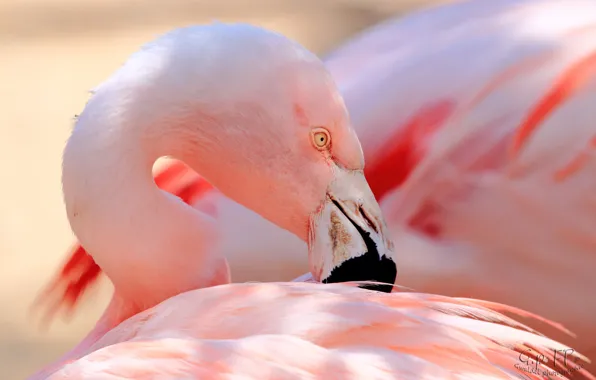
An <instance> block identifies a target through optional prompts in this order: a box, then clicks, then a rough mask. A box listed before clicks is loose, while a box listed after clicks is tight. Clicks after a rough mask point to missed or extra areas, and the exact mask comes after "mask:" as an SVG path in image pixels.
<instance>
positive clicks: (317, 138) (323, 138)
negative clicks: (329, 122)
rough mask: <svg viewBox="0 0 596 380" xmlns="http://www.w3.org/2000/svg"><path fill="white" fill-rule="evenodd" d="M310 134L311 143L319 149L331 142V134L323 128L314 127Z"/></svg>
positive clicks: (325, 147) (324, 147) (326, 146)
mask: <svg viewBox="0 0 596 380" xmlns="http://www.w3.org/2000/svg"><path fill="white" fill-rule="evenodd" d="M311 136H312V141H313V144H314V145H315V147H316V148H317V149H319V150H323V149H327V148H328V147H329V144H331V136H330V135H329V132H328V131H327V130H326V129H325V128H314V129H313V130H312V132H311Z"/></svg>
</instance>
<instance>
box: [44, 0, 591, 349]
mask: <svg viewBox="0 0 596 380" xmlns="http://www.w3.org/2000/svg"><path fill="white" fill-rule="evenodd" d="M595 33H596V4H595V3H594V2H593V1H591V0H501V1H482V0H475V1H462V2H458V3H454V4H450V5H445V6H440V7H435V8H431V9H428V10H425V11H422V12H418V13H415V14H413V15H411V16H409V17H406V18H403V19H400V20H397V21H389V22H387V23H384V24H381V25H379V26H377V27H374V28H372V29H370V30H368V31H366V32H364V33H363V34H362V35H361V36H359V37H357V38H355V39H354V40H352V41H350V42H349V43H347V44H346V45H344V46H343V47H341V48H339V49H338V50H337V51H336V52H335V53H333V54H331V55H330V56H329V58H328V59H327V60H326V65H327V67H328V69H329V70H330V71H331V73H332V75H333V76H334V78H335V79H336V81H337V82H338V86H339V88H340V91H341V93H342V95H343V97H344V98H345V100H346V105H347V107H348V109H349V110H350V115H351V120H352V124H353V126H354V128H355V130H356V131H357V133H358V136H359V138H360V140H361V142H362V147H363V151H364V156H365V159H366V162H367V165H366V170H365V173H366V177H367V179H368V181H369V183H370V186H371V188H372V190H373V193H374V194H375V196H376V197H377V199H379V200H380V202H381V207H382V210H383V212H384V213H385V215H387V218H388V226H389V229H390V230H391V231H392V234H393V239H394V240H395V242H396V244H397V245H398V246H399V247H400V253H401V256H400V268H401V269H400V277H399V282H400V284H402V285H404V286H407V287H410V288H412V289H415V290H419V291H423V292H427V293H433V294H434V293H436V294H444V295H449V296H465V297H473V298H479V299H489V300H491V301H496V302H500V303H506V304H509V305H513V306H516V307H520V308H523V309H525V310H529V311H531V312H534V313H538V314H540V315H543V316H545V317H547V318H549V319H552V320H555V321H557V322H560V323H562V324H563V325H565V326H567V327H568V328H569V329H571V330H573V331H574V332H575V333H576V334H577V335H578V338H577V339H573V338H569V337H567V336H564V335H558V333H557V332H556V331H550V330H549V329H548V327H542V326H541V327H540V328H541V329H545V330H544V331H545V332H548V333H549V335H550V334H554V335H553V336H555V337H556V338H557V339H558V340H562V341H563V342H565V343H567V344H569V345H572V346H573V347H574V348H576V349H577V350H580V351H581V352H584V353H586V354H587V355H588V356H594V355H596V346H594V342H593V339H592V337H593V336H596V323H594V320H595V316H596V300H595V299H594V298H593V297H592V294H591V289H593V288H596V276H593V274H592V273H593V269H594V268H596V255H594V254H593V251H594V249H596V247H595V245H596V244H595V243H594V240H593V239H592V237H591V235H592V232H593V231H594V230H596V220H595V219H594V218H593V215H594V212H595V211H596V210H595V209H594V205H595V204H596V203H595V202H594V201H593V191H592V190H593V189H594V188H595V186H596V184H595V183H594V181H595V180H596V179H595V178H594V177H593V176H592V175H591V173H592V168H593V159H592V158H591V157H592V156H593V149H592V148H591V146H593V145H594V142H593V141H594V139H593V137H594V136H596V126H595V125H594V123H592V122H590V120H591V119H592V118H593V116H594V115H595V109H594V107H592V106H591V105H590V104H592V102H593V101H594V93H595V92H594V85H595V80H596V79H595V78H596V76H595V75H594V74H595V73H596V57H595V52H596V42H595V41H596V38H594V36H595ZM170 165H171V166H169V167H167V168H166V169H165V170H164V171H163V172H162V173H161V174H159V175H158V182H159V184H160V185H161V186H164V188H165V189H167V190H169V191H172V192H174V193H176V194H179V195H181V196H182V198H183V199H185V200H187V201H188V202H190V203H192V204H193V205H194V206H195V207H197V208H199V209H202V210H208V211H209V212H210V213H211V214H212V215H214V216H215V218H216V223H217V226H218V227H217V229H218V231H220V233H221V236H222V238H221V239H219V241H218V242H217V243H216V244H218V246H219V250H220V251H221V252H222V254H223V255H225V256H226V257H227V258H228V259H229V261H230V263H231V267H232V276H233V278H234V279H235V280H239V281H246V280H282V279H284V278H285V279H290V278H293V276H296V275H298V274H299V273H301V272H302V271H303V270H304V268H306V267H307V263H306V255H304V252H305V251H306V245H305V244H304V243H303V242H301V241H299V239H297V238H295V237H293V236H292V235H291V234H289V233H288V232H287V231H284V230H282V229H280V228H277V227H275V226H274V225H273V224H272V223H270V222H268V221H266V220H265V219H263V218H261V217H259V216H258V215H257V214H255V213H254V212H252V211H250V210H248V209H246V208H244V207H243V206H241V205H239V204H237V203H236V202H234V201H233V200H230V199H229V198H227V197H225V196H224V195H223V194H221V193H220V192H218V191H217V190H208V189H209V187H210V186H209V184H208V183H207V182H206V181H204V180H202V179H201V177H200V176H198V175H197V174H196V173H194V172H193V171H191V170H190V169H188V168H187V167H185V166H184V165H183V164H181V163H180V162H174V163H171V164H170ZM241 231H248V233H241ZM410 248H411V249H410ZM74 252H75V254H74V255H72V256H71V257H70V258H69V261H68V262H67V264H66V265H65V266H64V269H63V270H62V271H61V273H60V274H59V276H57V280H56V281H55V282H54V283H53V284H52V286H50V287H49V288H48V289H49V292H50V293H52V292H53V293H55V296H57V297H58V300H59V301H62V302H63V304H65V305H67V306H69V307H72V306H74V305H75V304H76V301H77V299H78V298H79V297H80V296H81V294H83V293H84V291H85V289H86V287H87V286H88V285H90V284H92V283H93V280H94V278H96V276H97V275H98V274H99V273H100V271H99V267H98V266H97V265H96V264H95V262H94V261H93V259H92V258H91V256H89V255H87V254H86V253H85V251H84V250H83V249H82V248H81V247H80V246H79V247H77V248H75V251H74ZM409 252H416V253H415V254H410V253H409ZM269 268H275V270H269ZM81 273H82V275H80V274H81ZM237 274H238V276H237V277H236V275H237ZM57 306H60V304H57ZM528 323H529V324H530V325H531V326H532V327H535V328H538V327H539V325H537V324H534V322H533V321H529V322H528Z"/></svg>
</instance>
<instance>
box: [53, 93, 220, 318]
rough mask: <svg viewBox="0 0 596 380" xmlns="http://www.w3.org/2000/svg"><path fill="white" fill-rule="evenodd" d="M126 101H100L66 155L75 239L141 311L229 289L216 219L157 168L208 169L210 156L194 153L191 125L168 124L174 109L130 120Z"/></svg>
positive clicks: (103, 97)
mask: <svg viewBox="0 0 596 380" xmlns="http://www.w3.org/2000/svg"><path fill="white" fill-rule="evenodd" d="M118 97H119V94H118V93H112V92H111V91H110V89H109V88H108V89H107V90H105V91H103V92H102V93H101V94H97V95H95V96H93V97H92V99H91V100H90V102H89V104H88V106H87V108H86V110H85V112H83V114H82V115H81V116H80V118H79V120H78V122H77V125H76V127H75V129H74V131H73V133H72V135H71V138H70V139H69V141H68V143H67V146H66V148H65V151H64V163H63V191H64V198H65V203H66V209H67V213H68V218H69V222H70V224H71V227H72V229H73V231H74V233H75V234H76V235H77V237H78V238H79V240H80V242H81V244H82V245H83V246H84V247H85V248H86V250H87V251H88V252H89V254H91V256H93V259H94V260H95V261H96V262H97V264H98V265H99V266H100V267H101V269H102V270H103V271H104V272H105V273H106V275H107V276H108V277H109V278H110V280H111V281H112V282H113V284H114V287H115V290H116V292H117V293H118V294H119V295H120V296H121V297H123V299H125V300H128V301H129V302H131V303H134V305H132V306H134V309H136V310H144V309H146V308H149V307H152V306H154V305H155V304H157V303H159V302H161V301H163V300H165V299H167V298H170V297H172V296H174V295H176V294H179V293H181V292H184V291H188V290H191V289H196V288H200V287H203V286H205V285H206V284H212V283H214V282H218V281H220V282H221V283H223V282H228V281H229V277H226V276H225V275H220V272H221V273H224V272H225V271H224V270H222V271H219V269H218V268H221V267H222V258H221V257H219V256H218V255H216V254H215V252H217V249H216V244H217V240H218V239H217V238H218V235H217V230H216V228H215V225H214V221H213V219H212V218H211V217H210V216H209V215H207V214H203V213H200V212H198V211H196V210H194V209H193V208H192V207H190V206H188V205H186V204H185V203H184V202H182V201H181V200H180V199H179V198H177V197H175V196H172V195H171V194H168V193H166V192H163V191H161V190H160V189H158V187H157V186H156V184H155V182H154V180H153V176H152V166H153V164H154V163H155V161H156V160H157V159H158V158H159V157H162V156H168V155H170V156H174V157H176V158H178V159H180V160H182V161H184V162H186V163H188V164H189V165H190V166H191V167H192V168H193V169H194V170H195V171H197V172H201V171H202V170H203V169H204V166H203V165H202V163H203V162H205V161H207V158H208V157H205V156H206V153H203V152H201V151H198V150H196V149H194V146H195V143H196V140H193V139H192V138H190V137H189V135H188V133H186V132H185V131H187V128H183V126H182V124H183V123H185V122H187V121H186V120H178V119H175V118H168V117H169V115H177V113H176V112H172V109H171V108H169V107H164V109H163V110H156V109H152V108H151V107H149V108H147V109H143V112H142V114H141V113H140V112H139V113H137V114H133V115H129V114H127V113H128V112H129V108H131V107H130V106H129V105H127V107H126V108H124V107H123V108H122V109H120V108H119V107H120V106H121V105H120V104H118V100H121V99H118ZM141 100H142V99H141ZM98 104H99V107H98V106H97V105H98ZM98 110H101V112H97V111H98ZM205 124H206V125H203V126H201V127H202V128H209V127H212V126H211V125H208V123H207V122H205ZM195 132H196V131H195ZM211 166H213V164H212V165H211ZM225 267H226V268H227V264H226V266H225ZM214 278H215V280H214Z"/></svg>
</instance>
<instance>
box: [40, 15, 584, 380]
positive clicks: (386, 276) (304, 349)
mask: <svg viewBox="0 0 596 380" xmlns="http://www.w3.org/2000/svg"><path fill="white" fill-rule="evenodd" d="M224 78H225V82H224ZM227 81H230V82H229V83H234V86H228V85H226V84H225V83H228V82H227ZM164 154H173V155H174V156H176V157H178V158H180V159H182V160H184V161H185V162H188V163H189V165H191V166H192V168H193V169H194V170H196V171H199V172H201V174H202V175H204V176H205V178H207V179H208V180H209V181H210V183H212V184H213V185H214V186H217V188H218V189H220V190H221V191H222V192H223V193H224V194H227V195H228V196H230V197H231V198H233V199H236V200H238V201H239V202H241V203H242V204H244V205H245V206H246V207H250V208H251V209H253V210H254V211H256V212H259V213H260V214H262V215H264V216H265V217H267V218H268V219H269V220H270V221H272V222H273V223H275V224H277V225H279V226H280V227H282V228H286V229H288V230H289V231H292V232H293V233H294V234H296V235H297V236H299V237H300V238H301V239H303V240H306V241H307V242H308V246H309V264H310V268H311V272H312V273H313V280H314V281H317V282H318V281H327V282H337V281H344V280H350V279H351V278H354V279H355V280H361V278H358V277H359V276H364V277H365V278H370V279H372V280H373V281H375V280H376V281H381V282H382V281H384V282H387V280H389V281H390V282H393V281H395V278H393V277H395V275H396V271H395V263H394V261H393V253H392V251H391V246H392V244H391V242H390V241H389V240H387V239H386V237H385V226H384V221H383V219H382V216H381V214H380V210H379V209H378V206H377V203H376V201H375V200H374V197H373V196H372V192H371V191H370V189H369V187H368V185H367V183H366V180H365V179H364V175H363V172H362V167H363V156H362V150H361V149H360V145H359V142H358V139H357V137H356V135H355V133H353V131H352V130H351V128H350V126H349V123H348V119H347V114H346V111H345V108H344V106H343V101H342V99H341V97H340V96H339V94H338V93H337V92H336V90H335V87H334V84H333V82H332V80H331V78H330V76H329V75H328V73H327V72H326V70H325V69H324V67H323V65H322V63H321V62H320V61H318V60H317V59H316V57H314V56H313V55H311V54H310V53H309V52H307V51H306V50H304V49H303V48H301V47H300V46H299V45H297V44H295V43H293V42H291V41H289V40H287V39H285V38H284V37H282V36H280V35H277V34H274V33H270V32H267V31H264V30H262V29H259V28H256V27H250V26H246V25H224V24H214V25H210V26H201V27H190V28H185V29H180V30H176V31H174V32H171V33H169V34H166V35H165V36H163V37H161V38H159V39H157V40H156V41H154V42H153V43H151V44H148V45H147V46H145V47H144V48H143V49H142V50H141V51H140V52H138V53H136V54H135V55H133V56H132V58H131V59H130V60H129V61H128V62H127V63H126V64H125V65H124V66H123V67H122V68H121V69H120V70H119V71H118V72H117V73H116V74H115V75H113V76H112V77H111V78H110V79H108V81H106V82H104V83H103V84H102V85H101V86H100V87H99V88H98V89H97V91H96V92H95V94H94V95H93V96H92V98H91V100H90V101H89V103H88V104H87V106H86V107H85V110H84V111H83V113H82V114H81V116H80V118H79V119H78V121H77V124H76V126H75V128H74V130H73V133H72V135H71V138H70V139H69V141H68V144H67V146H66V148H65V153H64V166H63V184H64V195H65V202H66V209H67V214H68V218H69V221H70V223H71V226H72V228H73V230H74V231H75V233H76V234H77V236H78V237H79V239H80V240H81V242H82V244H84V245H85V246H86V247H87V249H88V250H89V252H91V253H92V254H93V255H94V260H95V261H97V263H98V264H99V265H101V268H102V270H103V271H105V273H106V274H107V275H108V277H109V278H110V279H111V281H112V282H113V283H114V287H115V293H114V297H113V299H112V301H111V303H110V305H109V306H108V308H107V310H106V312H105V313H104V315H103V316H102V317H101V318H100V320H99V322H98V324H97V326H96V328H95V329H94V330H93V331H92V332H91V333H90V334H89V336H88V337H87V338H86V339H84V340H83V342H81V344H80V345H79V346H78V347H76V348H75V349H74V350H73V351H72V352H71V353H69V354H67V355H66V357H65V358H64V359H62V360H61V361H60V362H59V363H57V364H56V365H53V366H51V367H49V368H48V369H46V370H44V371H42V372H41V373H39V374H38V375H37V376H36V378H48V379H53V380H56V379H83V378H87V379H107V378H129V379H130V378H136V379H148V378H209V379H224V378H226V379H229V378H237V377H238V376H240V377H242V378H247V379H280V378H284V379H298V378H338V379H340V378H341V379H350V378H354V379H356V378H358V379H373V378H374V379H395V378H417V379H420V378H423V379H424V378H427V379H430V378H437V377H439V378H456V379H463V378H482V379H500V378H544V377H550V376H551V375H549V374H548V373H546V372H542V371H552V370H554V369H556V366H557V365H558V366H565V368H571V369H576V367H577V368H579V364H577V363H575V362H573V365H574V366H575V367H569V364H570V363H571V361H572V359H573V360H576V359H582V358H581V356H578V355H571V354H570V355H569V356H564V355H559V358H558V359H557V358H556V357H555V355H556V352H557V351H549V349H556V350H569V349H568V348H567V347H565V346H563V345H560V344H557V343H556V342H554V341H552V340H550V339H548V338H545V337H542V336H539V335H537V334H534V333H533V332H531V331H526V330H524V329H523V326H521V325H520V324H518V323H517V322H515V321H513V320H511V319H509V318H507V317H504V316H502V315H501V314H499V313H498V312H496V311H492V310H491V309H490V308H499V307H500V306H499V305H492V304H489V303H484V302H481V301H470V300H457V299H450V298H447V297H442V296H432V295H423V294H407V293H392V294H387V293H382V292H371V291H370V290H367V289H363V288H362V287H364V284H361V287H360V288H359V287H355V286H349V284H341V285H339V284H334V285H320V284H308V283H268V284H267V283H262V284H228V283H229V273H228V267H227V263H226V259H225V258H224V257H223V256H221V255H220V254H219V251H218V250H214V249H212V245H211V241H212V239H211V238H210V235H211V234H212V233H216V232H217V231H216V230H214V223H213V218H211V217H210V216H209V214H208V213H203V212H198V211H197V210H194V209H192V208H191V207H188V206H186V205H185V204H184V202H182V201H181V200H180V199H178V198H176V197H173V196H169V193H167V192H164V191H160V190H159V189H158V188H157V187H156V186H155V185H154V183H153V178H152V176H151V166H152V165H153V162H154V161H155V160H156V159H157V158H158V157H160V156H163V155H164ZM296 168H300V170H296ZM255 179H256V180H257V181H255ZM240 184H241V185H240ZM141 236H142V237H143V238H142V239H139V237H141ZM112 245H113V247H112ZM96 252H97V253H96ZM353 263H356V264H357V266H356V267H355V266H354V265H352V264H353ZM226 284H227V285H226ZM217 285H220V286H217ZM368 286H370V284H369V285H368ZM195 288H198V289H197V290H192V291H186V290H189V289H195ZM383 290H387V289H383ZM185 291H186V292H185ZM502 308H504V309H507V310H510V311H512V312H516V310H515V309H513V308H505V307H502ZM131 316H132V317H131ZM128 317H131V318H129V319H127V320H125V319H126V318H128ZM120 322H122V323H120ZM117 324H119V325H118V326H116V325H117ZM516 349H517V351H516ZM536 355H539V356H536ZM531 358H540V359H541V360H538V361H537V362H536V360H534V361H533V362H530V360H532V359H531ZM567 361H568V362H569V363H568V362H567ZM524 363H525V364H524ZM518 365H527V367H523V366H522V367H519V368H518V367H517V366H518ZM534 366H535V370H536V371H538V372H537V373H533V372H531V371H530V372H528V373H527V374H524V373H525V372H523V371H524V369H525V370H526V371H529V370H532V371H533V370H534ZM562 368H563V367H561V368H559V371H562V370H563V369H562ZM571 369H568V370H571ZM579 371H580V372H582V373H583V372H585V371H582V370H581V369H580V370H579ZM553 373H554V372H553ZM563 377H567V374H565V375H564V376H563Z"/></svg>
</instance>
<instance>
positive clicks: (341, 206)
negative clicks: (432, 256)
mask: <svg viewBox="0 0 596 380" xmlns="http://www.w3.org/2000/svg"><path fill="white" fill-rule="evenodd" d="M209 28H211V29H210V31H211V33H210V35H209V37H208V38H209V41H210V46H211V45H213V46H217V48H214V49H212V50H208V51H203V52H201V54H209V55H210V56H209V57H210V58H209V59H208V63H207V66H208V67H205V68H203V69H204V70H203V72H204V73H205V72H209V73H210V74H209V77H210V78H225V83H223V84H222V82H217V83H218V85H217V86H210V85H209V83H212V84H213V83H216V82H215V80H211V79H209V80H207V82H206V83H207V87H205V88H203V89H202V91H203V92H204V93H205V94H208V98H207V97H205V98H201V101H204V102H208V103H209V106H208V107H201V108H202V109H203V110H206V111H202V113H201V115H200V118H201V120H200V121H207V122H209V121H214V120H215V121H216V123H215V125H214V127H213V128H210V129H207V130H205V128H203V130H202V131H201V134H200V136H201V137H200V138H199V139H198V140H197V139H196V138H193V137H190V136H189V141H197V144H196V146H198V147H199V148H200V151H199V150H197V152H196V154H195V157H197V160H196V161H197V162H196V163H195V165H193V166H195V167H196V168H197V170H199V172H200V173H201V174H202V175H204V176H205V178H207V179H208V180H209V181H210V182H211V183H212V184H213V185H214V186H216V187H217V188H219V189H220V190H221V191H222V192H223V193H224V194H226V195H227V196H229V197H230V198H232V199H235V200H236V201H238V202H239V203H241V204H244V205H245V206H247V207H249V208H251V209H253V210H254V211H256V212H257V213H259V214H261V215H262V216H263V217H265V218H266V219H268V220H270V221H272V222H274V223H275V224H277V225H279V226H281V227H282V228H285V229H287V230H289V231H290V232H293V233H294V234H296V235H297V236H299V237H301V238H302V239H303V240H305V241H307V242H308V245H309V261H310V268H311V272H312V274H313V276H314V278H315V280H317V281H321V282H344V281H375V282H382V283H389V284H393V283H394V282H395V279H396V276H397V269H396V264H395V261H394V257H393V252H392V250H393V245H392V242H391V240H390V239H389V237H388V234H387V228H386V225H385V221H384V218H383V215H382V213H381V210H380V208H379V205H378V203H377V201H376V200H375V197H374V195H373V193H372V191H371V189H370V188H369V185H368V183H367V181H366V179H365V177H364V172H363V169H364V157H363V152H362V148H361V146H360V142H359V140H358V137H357V136H356V133H355V132H354V130H353V129H352V127H351V124H350V120H349V117H348V113H347V111H346V108H345V105H344V102H343V99H342V97H341V96H340V95H339V92H338V90H337V88H336V86H335V83H334V81H333V79H332V77H331V76H330V74H329V73H328V71H327V70H326V69H325V67H324V65H323V63H322V62H321V61H320V60H319V59H318V58H317V57H316V56H315V55H314V54H312V53H310V52H308V51H307V50H306V49H304V48H303V47H301V46H300V45H298V44H297V43H295V42H292V41H290V40H289V39H287V38H285V37H284V36H281V35H279V34H276V33H272V32H269V31H266V30H263V29H261V28H257V27H253V26H248V25H241V24H237V25H229V24H214V25H211V26H210V27H209ZM203 61H205V60H203ZM187 80H188V79H187ZM196 93H198V92H196ZM187 95H190V94H187ZM176 96H180V94H177V95H176ZM195 136H199V134H198V133H197V134H196V135H195ZM213 163H217V164H216V165H214V164H213ZM375 289H382V290H384V291H390V289H391V286H389V287H387V286H386V287H375Z"/></svg>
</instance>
